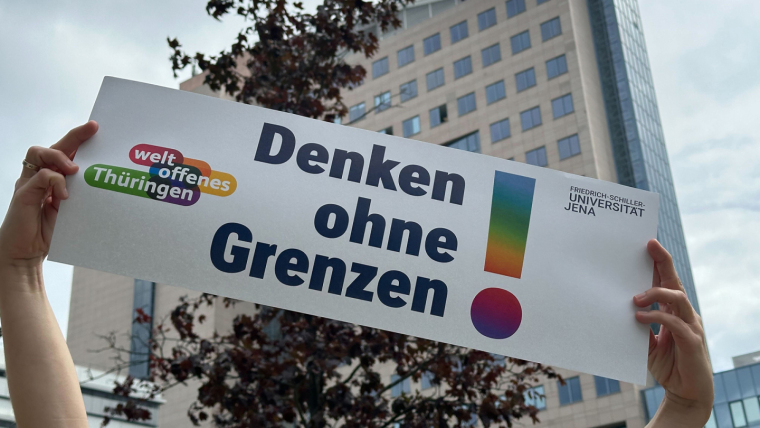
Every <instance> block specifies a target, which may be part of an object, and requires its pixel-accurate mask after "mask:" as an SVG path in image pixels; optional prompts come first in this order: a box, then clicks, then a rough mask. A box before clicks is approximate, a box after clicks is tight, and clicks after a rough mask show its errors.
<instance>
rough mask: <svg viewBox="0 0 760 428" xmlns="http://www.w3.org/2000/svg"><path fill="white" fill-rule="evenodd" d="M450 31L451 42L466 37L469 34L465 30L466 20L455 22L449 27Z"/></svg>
mask: <svg viewBox="0 0 760 428" xmlns="http://www.w3.org/2000/svg"><path fill="white" fill-rule="evenodd" d="M449 30H450V32H451V44H452V45H453V44H454V43H456V42H458V41H460V40H462V39H466V38H467V37H468V36H469V35H470V34H469V33H468V32H467V21H462V22H460V23H459V24H456V25H454V26H452V27H451V28H450V29H449Z"/></svg>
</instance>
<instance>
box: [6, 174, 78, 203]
mask: <svg viewBox="0 0 760 428" xmlns="http://www.w3.org/2000/svg"><path fill="white" fill-rule="evenodd" d="M48 189H51V190H52V194H53V197H54V199H55V198H58V199H67V198H68V197H69V193H68V191H67V190H66V179H65V178H64V177H63V175H62V174H60V173H58V172H55V171H53V170H51V169H47V168H46V169H41V170H40V172H38V173H37V174H35V175H34V177H32V178H30V179H29V181H27V182H26V184H24V185H23V186H21V188H20V189H19V190H18V192H16V195H15V196H14V198H17V200H18V201H19V202H20V203H21V204H23V205H35V204H36V205H37V206H38V207H39V206H41V204H42V202H43V201H44V200H45V199H46V198H47V196H48Z"/></svg>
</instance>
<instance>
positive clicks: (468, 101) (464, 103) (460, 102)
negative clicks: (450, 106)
mask: <svg viewBox="0 0 760 428" xmlns="http://www.w3.org/2000/svg"><path fill="white" fill-rule="evenodd" d="M476 108H477V106H476V105H475V92H470V93H469V94H467V95H465V96H462V97H459V98H457V110H458V111H459V115H460V116H464V115H465V114H467V113H469V112H471V111H474V110H475V109H476Z"/></svg>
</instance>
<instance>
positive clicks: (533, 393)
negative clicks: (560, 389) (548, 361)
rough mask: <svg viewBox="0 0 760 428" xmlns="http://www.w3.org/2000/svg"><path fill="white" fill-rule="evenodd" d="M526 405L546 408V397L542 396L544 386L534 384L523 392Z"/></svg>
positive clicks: (541, 408) (540, 408)
mask: <svg viewBox="0 0 760 428" xmlns="http://www.w3.org/2000/svg"><path fill="white" fill-rule="evenodd" d="M523 397H524V399H525V405H526V406H534V407H535V408H536V409H538V410H544V409H546V397H545V396H544V386H543V385H539V386H534V387H533V388H528V389H526V390H525V392H523Z"/></svg>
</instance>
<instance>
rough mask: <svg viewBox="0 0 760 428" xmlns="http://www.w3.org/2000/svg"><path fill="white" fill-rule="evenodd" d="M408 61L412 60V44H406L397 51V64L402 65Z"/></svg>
mask: <svg viewBox="0 0 760 428" xmlns="http://www.w3.org/2000/svg"><path fill="white" fill-rule="evenodd" d="M410 62H414V45H412V46H407V47H405V48H404V49H401V50H400V51H398V66H399V67H403V66H405V65H407V64H409V63H410Z"/></svg>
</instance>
